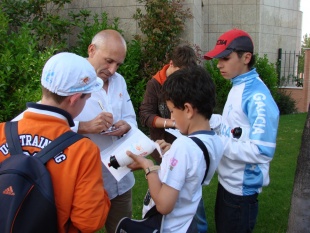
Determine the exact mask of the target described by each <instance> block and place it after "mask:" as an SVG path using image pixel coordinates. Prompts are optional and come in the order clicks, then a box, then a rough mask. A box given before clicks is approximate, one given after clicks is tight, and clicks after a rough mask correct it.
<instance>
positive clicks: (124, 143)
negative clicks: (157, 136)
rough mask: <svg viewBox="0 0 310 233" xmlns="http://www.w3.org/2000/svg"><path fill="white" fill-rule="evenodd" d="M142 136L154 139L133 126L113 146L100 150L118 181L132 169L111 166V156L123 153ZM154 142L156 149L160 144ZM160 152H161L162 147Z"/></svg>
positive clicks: (103, 160) (105, 162) (104, 160)
mask: <svg viewBox="0 0 310 233" xmlns="http://www.w3.org/2000/svg"><path fill="white" fill-rule="evenodd" d="M141 138H147V139H148V140H150V141H152V140H151V139H149V137H148V136H146V135H145V134H144V133H143V132H142V131H140V130H139V129H138V128H134V127H132V128H131V129H130V130H129V131H128V132H127V133H126V134H125V135H124V136H123V137H121V138H120V139H118V140H116V141H115V142H114V143H113V144H112V145H111V146H109V147H108V148H106V149H105V150H103V151H101V152H100V156H101V161H102V162H103V164H104V165H105V166H106V167H107V168H108V170H109V171H110V172H111V174H112V175H113V176H114V178H115V179H116V180H117V181H120V180H121V179H122V178H123V177H124V176H125V175H126V174H127V173H129V172H131V170H130V169H129V168H128V167H127V166H125V167H119V168H117V169H115V168H113V167H109V165H108V164H109V163H110V157H111V156H112V155H117V154H119V153H123V152H124V151H125V150H127V149H128V148H129V147H130V145H131V144H133V143H135V142H137V141H138V140H140V139H141ZM152 143H154V144H155V147H156V149H157V148H159V145H158V144H157V143H155V142H153V141H152ZM157 150H158V149H157ZM158 152H159V153H160V149H159V151H158ZM160 154H161V153H160Z"/></svg>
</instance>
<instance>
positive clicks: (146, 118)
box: [139, 45, 197, 164]
mask: <svg viewBox="0 0 310 233" xmlns="http://www.w3.org/2000/svg"><path fill="white" fill-rule="evenodd" d="M195 65H197V56H196V53H195V51H194V50H193V49H192V48H191V47H190V46H189V45H179V46H177V47H176V48H175V49H174V50H173V51H172V53H171V55H170V61H169V63H168V64H166V65H165V66H164V67H163V68H162V69H161V70H160V71H158V72H157V73H156V74H155V75H154V76H153V77H152V78H151V79H150V80H149V81H148V82H147V85H146V90H145V93H144V98H143V101H142V103H141V106H140V110H139V116H140V121H141V124H142V125H143V126H147V127H148V128H149V129H150V137H151V139H152V140H154V141H156V140H159V139H163V140H165V141H166V142H168V143H172V142H173V141H174V140H175V136H173V135H172V134H170V133H168V132H166V131H165V128H174V127H175V123H174V121H173V120H171V119H170V112H169V110H168V108H167V106H166V103H165V101H164V100H163V99H162V98H161V88H162V85H163V84H164V82H165V81H166V79H167V77H168V76H169V75H171V74H172V73H173V72H175V71H176V70H178V69H182V68H186V67H189V66H195ZM151 156H152V157H153V158H154V159H155V161H156V162H157V163H158V164H160V162H161V158H160V156H159V153H158V152H157V150H155V151H154V152H153V153H152V154H151Z"/></svg>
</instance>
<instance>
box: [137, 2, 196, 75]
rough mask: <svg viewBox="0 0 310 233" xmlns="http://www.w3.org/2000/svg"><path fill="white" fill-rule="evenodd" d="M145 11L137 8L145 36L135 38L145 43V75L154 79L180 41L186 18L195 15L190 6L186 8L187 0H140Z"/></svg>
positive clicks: (143, 73)
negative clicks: (153, 76)
mask: <svg viewBox="0 0 310 233" xmlns="http://www.w3.org/2000/svg"><path fill="white" fill-rule="evenodd" d="M138 2H139V3H141V4H143V5H144V9H145V10H144V11H143V10H142V9H140V8H138V9H137V11H136V13H135V14H134V16H133V18H134V19H136V20H137V22H138V26H139V28H140V30H141V32H142V34H143V36H140V35H136V36H135V39H136V40H138V41H139V43H140V44H141V46H142V51H143V53H142V63H143V64H142V76H143V77H145V78H147V79H148V78H150V77H151V76H152V75H154V74H155V73H156V72H157V71H158V70H159V69H160V68H161V67H162V66H163V64H164V63H165V62H167V59H166V56H167V54H169V53H170V52H171V51H172V50H173V48H174V47H175V46H176V45H178V44H179V43H180V34H181V33H182V32H183V31H184V27H185V20H186V19H188V18H191V17H192V14H191V13H190V9H189V8H187V9H183V7H184V5H183V4H182V3H183V2H184V0H138Z"/></svg>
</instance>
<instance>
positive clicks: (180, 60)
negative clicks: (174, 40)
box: [169, 44, 198, 68]
mask: <svg viewBox="0 0 310 233" xmlns="http://www.w3.org/2000/svg"><path fill="white" fill-rule="evenodd" d="M169 60H172V62H173V65H174V66H176V67H179V68H184V67H189V66H192V65H197V61H198V58H197V55H196V53H195V51H194V49H193V48H191V47H190V46H189V45H186V44H185V45H179V46H177V47H175V48H174V50H173V51H172V53H171V56H170V59H169Z"/></svg>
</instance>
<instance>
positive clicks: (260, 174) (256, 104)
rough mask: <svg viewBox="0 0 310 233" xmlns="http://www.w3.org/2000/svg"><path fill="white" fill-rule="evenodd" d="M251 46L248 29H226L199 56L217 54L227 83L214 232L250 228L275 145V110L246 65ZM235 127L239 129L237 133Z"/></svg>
mask: <svg viewBox="0 0 310 233" xmlns="http://www.w3.org/2000/svg"><path fill="white" fill-rule="evenodd" d="M253 52H254V45H253V41H252V38H251V37H250V35H249V34H248V33H247V32H245V31H242V30H239V29H232V30H229V31H227V32H225V33H224V34H222V35H221V36H220V37H219V39H218V40H217V43H216V45H215V47H214V49H213V50H211V51H209V52H207V53H206V54H205V55H204V58H205V59H213V58H217V59H219V60H218V65H217V67H218V68H219V70H220V72H221V74H222V76H223V77H224V78H225V79H227V80H231V82H232V84H233V86H232V88H231V90H230V92H229V94H228V98H227V101H226V104H225V106H224V110H223V114H222V125H221V139H222V142H223V144H224V154H223V158H222V160H221V162H220V164H219V167H218V169H217V172H218V180H219V184H218V190H217V197H216V206H215V222H216V230H217V232H218V233H227V232H230V233H234V232H236V233H243V232H252V231H253V229H254V226H255V223H256V218H257V214H258V202H257V196H258V194H259V193H260V192H261V191H262V186H267V185H268V184H269V164H270V161H271V160H272V158H273V155H274V152H275V148H276V137H277V130H278V122H279V110H278V107H277V105H276V103H275V101H274V99H273V97H272V96H271V94H270V91H269V90H268V88H267V87H266V85H265V84H264V83H263V81H262V80H261V79H260V78H259V75H258V73H257V72H256V69H255V68H252V66H253V65H254V62H255V58H254V55H253ZM239 127H240V128H239ZM236 128H237V129H236ZM240 129H241V130H242V134H241V135H238V133H237V130H240Z"/></svg>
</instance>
